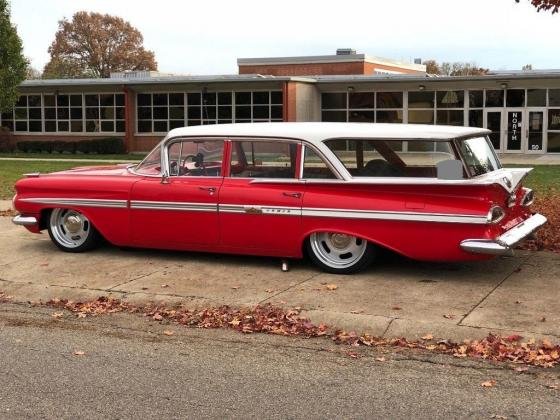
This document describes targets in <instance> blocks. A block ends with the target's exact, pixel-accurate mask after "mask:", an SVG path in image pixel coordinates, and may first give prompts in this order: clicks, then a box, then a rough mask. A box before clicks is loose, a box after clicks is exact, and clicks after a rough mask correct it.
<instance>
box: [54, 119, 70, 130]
mask: <svg viewBox="0 0 560 420" xmlns="http://www.w3.org/2000/svg"><path fill="white" fill-rule="evenodd" d="M56 125H57V129H58V131H68V130H69V129H70V124H69V123H68V121H57V124H56Z"/></svg>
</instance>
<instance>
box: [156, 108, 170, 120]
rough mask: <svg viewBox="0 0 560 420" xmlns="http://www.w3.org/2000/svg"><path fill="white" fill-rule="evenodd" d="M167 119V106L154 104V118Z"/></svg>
mask: <svg viewBox="0 0 560 420" xmlns="http://www.w3.org/2000/svg"><path fill="white" fill-rule="evenodd" d="M163 119H167V107H163V106H154V120H163Z"/></svg>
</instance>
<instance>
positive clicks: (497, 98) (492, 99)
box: [486, 90, 504, 107]
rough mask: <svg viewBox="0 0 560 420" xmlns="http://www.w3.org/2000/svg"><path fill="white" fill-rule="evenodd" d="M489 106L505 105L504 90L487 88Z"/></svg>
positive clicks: (487, 104)
mask: <svg viewBox="0 0 560 420" xmlns="http://www.w3.org/2000/svg"><path fill="white" fill-rule="evenodd" d="M486 106H487V107H503V106H504V91H503V90H487V91H486Z"/></svg>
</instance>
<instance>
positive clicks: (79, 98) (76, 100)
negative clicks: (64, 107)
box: [70, 95, 82, 106]
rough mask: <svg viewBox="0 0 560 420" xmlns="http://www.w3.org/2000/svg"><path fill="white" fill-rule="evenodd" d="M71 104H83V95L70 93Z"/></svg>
mask: <svg viewBox="0 0 560 420" xmlns="http://www.w3.org/2000/svg"><path fill="white" fill-rule="evenodd" d="M70 105H71V106H82V95H70Z"/></svg>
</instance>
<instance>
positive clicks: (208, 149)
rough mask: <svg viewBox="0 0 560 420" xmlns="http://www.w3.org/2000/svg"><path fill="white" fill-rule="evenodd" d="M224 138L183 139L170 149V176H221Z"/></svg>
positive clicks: (173, 144)
mask: <svg viewBox="0 0 560 420" xmlns="http://www.w3.org/2000/svg"><path fill="white" fill-rule="evenodd" d="M223 154H224V142H223V140H181V141H177V142H175V143H172V144H171V145H170V146H169V149H168V155H169V175H170V176H221V175H222V159H223Z"/></svg>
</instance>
